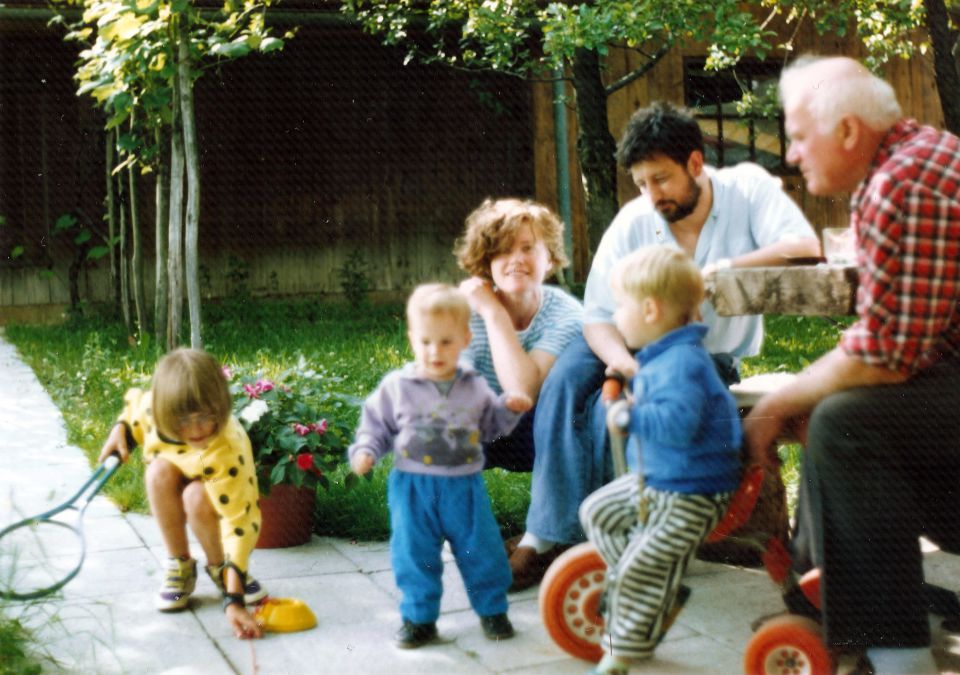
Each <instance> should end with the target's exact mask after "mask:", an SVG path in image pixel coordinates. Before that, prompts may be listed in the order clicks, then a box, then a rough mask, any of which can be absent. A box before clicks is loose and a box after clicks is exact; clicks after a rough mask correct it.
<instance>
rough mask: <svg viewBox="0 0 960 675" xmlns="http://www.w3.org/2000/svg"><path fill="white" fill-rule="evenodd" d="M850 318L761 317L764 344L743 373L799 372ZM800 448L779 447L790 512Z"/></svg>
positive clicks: (834, 339)
mask: <svg viewBox="0 0 960 675" xmlns="http://www.w3.org/2000/svg"><path fill="white" fill-rule="evenodd" d="M852 322H853V318H852V317H843V318H832V317H819V316H818V317H799V316H768V317H766V318H765V321H764V327H765V329H766V335H765V337H764V340H763V348H762V349H761V351H760V354H759V355H757V356H754V357H751V358H749V359H744V363H743V368H742V371H743V372H742V374H743V376H744V377H749V376H750V375H756V374H758V373H770V372H786V373H794V372H799V371H801V370H803V369H804V368H805V367H806V366H808V365H809V364H810V363H811V362H813V361H815V360H816V359H817V358H819V357H820V356H822V355H823V354H825V353H826V352H828V351H830V350H831V349H833V348H834V347H835V346H836V344H837V340H838V339H839V338H840V332H841V331H842V330H843V328H845V327H846V326H849V325H850V324H851V323H852ZM801 452H803V448H802V447H801V446H800V445H799V444H796V443H794V444H792V445H785V446H783V447H782V448H780V459H781V460H782V462H783V464H782V466H781V469H780V474H781V476H782V477H783V482H784V484H785V485H786V488H787V506H788V509H789V511H790V513H793V509H794V507H795V506H796V501H797V486H798V485H799V482H800V453H801Z"/></svg>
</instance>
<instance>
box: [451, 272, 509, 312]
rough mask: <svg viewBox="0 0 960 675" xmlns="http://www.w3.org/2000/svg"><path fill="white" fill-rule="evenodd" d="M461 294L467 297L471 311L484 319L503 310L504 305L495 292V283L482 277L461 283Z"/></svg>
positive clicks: (471, 278)
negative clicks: (494, 312) (491, 313)
mask: <svg viewBox="0 0 960 675" xmlns="http://www.w3.org/2000/svg"><path fill="white" fill-rule="evenodd" d="M460 292H461V293H463V294H464V295H465V296H466V297H467V302H468V303H470V309H472V310H473V311H474V312H476V313H477V314H479V315H480V316H482V317H486V316H488V315H489V314H490V312H492V311H496V310H497V309H502V308H503V303H501V302H500V298H498V297H497V294H496V293H494V291H493V283H492V282H490V281H487V280H486V279H481V278H480V277H470V278H469V279H464V280H463V281H461V282H460Z"/></svg>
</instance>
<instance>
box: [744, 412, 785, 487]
mask: <svg viewBox="0 0 960 675" xmlns="http://www.w3.org/2000/svg"><path fill="white" fill-rule="evenodd" d="M766 400H767V399H766V398H762V399H760V401H758V402H757V405H755V406H754V407H753V410H751V411H750V412H749V414H748V415H747V416H746V417H745V418H743V435H744V438H745V440H746V441H747V447H748V448H749V450H750V458H751V459H752V460H753V461H754V462H756V463H757V464H759V465H760V466H762V467H764V468H765V469H771V470H772V469H777V468H779V467H780V457H779V456H778V455H777V444H776V441H777V438H779V437H780V436H781V434H782V432H783V428H784V425H785V423H786V421H785V420H784V419H783V418H782V417H780V416H779V415H777V414H776V413H775V412H774V411H773V410H772V408H771V406H769V405H764V402H765V401H766Z"/></svg>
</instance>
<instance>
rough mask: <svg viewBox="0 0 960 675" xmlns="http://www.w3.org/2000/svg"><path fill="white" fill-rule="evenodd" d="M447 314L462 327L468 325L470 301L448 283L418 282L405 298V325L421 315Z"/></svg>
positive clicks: (467, 326)
mask: <svg viewBox="0 0 960 675" xmlns="http://www.w3.org/2000/svg"><path fill="white" fill-rule="evenodd" d="M434 314H449V315H450V316H452V317H453V318H454V319H455V320H456V321H458V322H460V323H462V324H463V326H464V328H469V327H470V303H468V302H467V296H465V295H464V294H463V293H462V292H461V291H460V289H458V288H457V287H456V286H451V285H450V284H442V283H429V284H420V285H419V286H417V287H416V288H415V289H413V293H411V294H410V297H409V299H408V300H407V325H408V326H409V325H410V324H412V323H413V322H414V321H415V320H416V319H417V318H418V317H421V316H423V315H434Z"/></svg>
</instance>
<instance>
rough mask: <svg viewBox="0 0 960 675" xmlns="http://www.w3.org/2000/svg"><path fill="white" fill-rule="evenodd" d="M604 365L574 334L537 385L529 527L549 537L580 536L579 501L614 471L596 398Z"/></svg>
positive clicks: (558, 539) (566, 540)
mask: <svg viewBox="0 0 960 675" xmlns="http://www.w3.org/2000/svg"><path fill="white" fill-rule="evenodd" d="M605 369H606V366H605V365H604V363H603V362H602V361H601V360H600V359H598V358H597V356H596V355H595V354H594V353H593V350H591V349H590V347H589V346H588V345H587V343H586V341H585V340H584V339H583V337H582V336H577V337H576V338H574V340H573V342H571V343H570V345H569V346H568V347H567V348H566V349H565V350H564V351H563V353H562V354H560V357H559V358H558V359H557V360H556V362H555V363H554V364H553V368H551V369H550V373H549V374H548V375H547V379H546V380H545V381H544V383H543V386H542V387H541V389H540V397H539V399H538V400H537V415H536V417H535V418H534V420H533V438H534V444H535V447H536V448H537V452H536V455H535V456H534V461H533V477H532V480H531V486H530V510H529V511H527V531H528V532H531V533H533V534H535V535H537V536H538V537H541V538H543V539H546V540H548V541H555V542H558V543H563V544H572V543H576V542H580V541H584V540H585V536H584V534H583V530H582V529H581V527H580V519H579V516H578V515H577V510H578V509H579V508H580V503H581V502H582V501H583V500H584V499H585V498H586V497H587V495H589V494H590V493H591V492H593V491H594V490H596V489H597V488H599V487H600V486H601V485H603V484H604V483H606V482H607V481H608V480H609V479H610V478H611V477H612V476H613V471H612V462H611V461H610V453H609V452H607V450H606V430H605V425H604V417H605V413H604V409H603V403H602V402H601V401H600V386H601V385H602V384H603V379H604V370H605Z"/></svg>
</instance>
